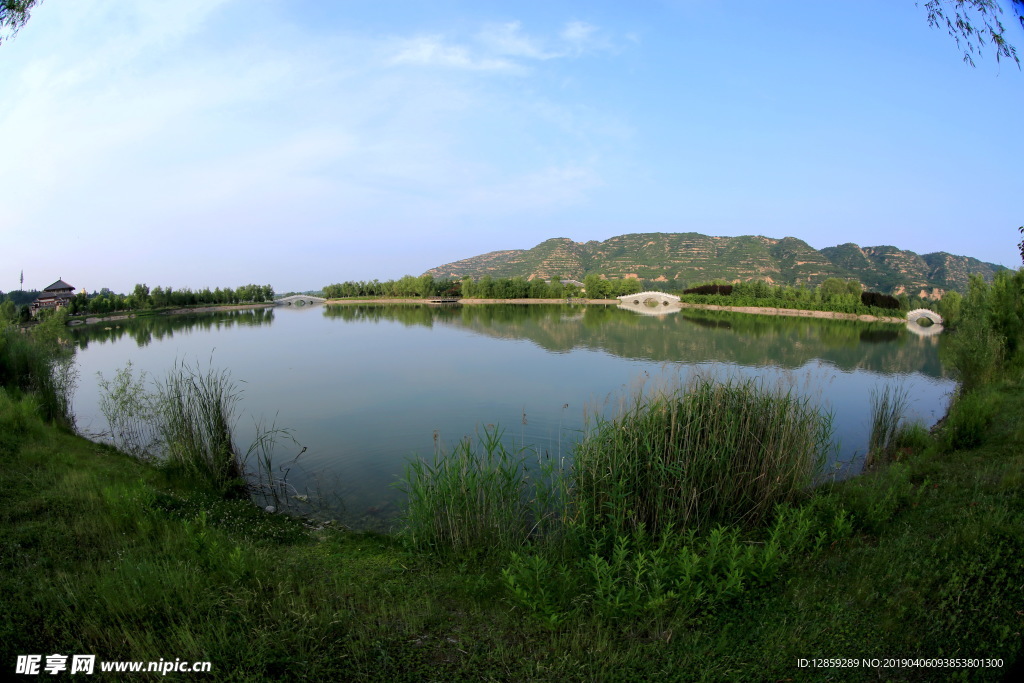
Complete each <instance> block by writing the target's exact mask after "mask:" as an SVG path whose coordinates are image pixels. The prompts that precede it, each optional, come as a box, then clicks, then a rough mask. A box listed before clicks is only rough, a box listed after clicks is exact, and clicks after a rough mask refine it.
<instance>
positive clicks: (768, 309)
mask: <svg viewBox="0 0 1024 683" xmlns="http://www.w3.org/2000/svg"><path fill="white" fill-rule="evenodd" d="M455 303H459V304H465V305H468V306H476V305H480V304H567V303H569V304H585V305H598V306H618V305H619V304H620V303H621V302H620V301H619V300H618V299H575V300H573V301H566V300H565V299H459V300H458V301H457V302H455ZM355 304H424V305H428V306H438V305H443V304H434V303H431V302H430V301H424V300H423V299H385V298H377V299H328V300H327V302H326V303H325V304H324V305H325V306H351V305H355ZM675 306H676V307H678V308H680V309H685V308H689V309H694V310H704V311H725V312H728V313H748V314H751V315H774V316H786V317H794V318H819V319H824V320H852V321H855V322H863V323H876V322H877V323H890V324H893V325H903V324H905V323H906V322H907V319H906V318H905V317H904V318H896V317H891V316H877V315H868V314H866V313H864V314H861V313H841V312H838V311H816V310H810V309H802V308H777V307H774V306H720V305H718V304H690V303H685V302H679V303H678V304H675Z"/></svg>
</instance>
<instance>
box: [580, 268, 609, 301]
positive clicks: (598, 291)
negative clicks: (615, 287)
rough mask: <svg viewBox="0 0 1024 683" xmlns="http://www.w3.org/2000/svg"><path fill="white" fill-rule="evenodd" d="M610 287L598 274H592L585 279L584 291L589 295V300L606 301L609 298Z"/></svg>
mask: <svg viewBox="0 0 1024 683" xmlns="http://www.w3.org/2000/svg"><path fill="white" fill-rule="evenodd" d="M608 290H609V285H608V283H607V282H606V281H605V280H602V279H601V276H600V275H598V274H597V273H591V274H590V275H588V276H586V277H585V278H583V291H585V292H586V293H587V298H588V299H604V298H605V297H607V296H608Z"/></svg>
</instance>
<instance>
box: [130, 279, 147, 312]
mask: <svg viewBox="0 0 1024 683" xmlns="http://www.w3.org/2000/svg"><path fill="white" fill-rule="evenodd" d="M132 296H133V297H135V306H134V307H133V308H149V307H150V304H152V299H150V297H149V287H148V286H146V285H145V284H137V285H135V290H134V291H132Z"/></svg>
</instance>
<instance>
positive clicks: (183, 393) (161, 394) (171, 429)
mask: <svg viewBox="0 0 1024 683" xmlns="http://www.w3.org/2000/svg"><path fill="white" fill-rule="evenodd" d="M239 398H240V394H239V391H238V389H237V386H236V385H235V383H234V382H233V381H232V379H231V375H230V373H228V371H227V370H215V369H214V368H212V367H210V368H208V369H207V370H205V371H203V370H202V369H201V368H200V367H199V365H198V364H197V365H196V367H194V368H193V367H190V366H189V365H187V364H185V363H178V362H176V363H175V366H174V369H173V370H171V371H170V372H169V373H168V374H167V377H166V378H165V379H164V380H163V381H158V382H156V401H155V404H154V405H155V410H156V414H157V420H156V424H157V433H158V435H159V440H160V444H161V446H162V447H163V453H164V456H165V458H166V463H167V465H168V466H169V467H171V468H174V469H179V470H181V471H183V472H185V473H186V474H187V475H190V476H194V477H196V478H198V479H200V480H202V481H205V482H209V483H210V484H212V485H213V487H214V488H216V489H217V490H219V491H221V492H222V493H229V492H231V491H232V490H238V491H239V492H244V491H245V488H246V486H245V479H244V472H245V468H244V464H243V462H242V458H241V456H240V454H239V452H238V449H237V448H236V447H235V444H234V440H233V439H232V435H231V431H232V426H233V425H234V422H235V409H236V407H237V403H238V400H239Z"/></svg>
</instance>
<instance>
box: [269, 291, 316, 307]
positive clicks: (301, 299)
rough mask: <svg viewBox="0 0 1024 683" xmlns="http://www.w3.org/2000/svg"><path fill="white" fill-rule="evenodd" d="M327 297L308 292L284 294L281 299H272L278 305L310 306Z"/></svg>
mask: <svg viewBox="0 0 1024 683" xmlns="http://www.w3.org/2000/svg"><path fill="white" fill-rule="evenodd" d="M325 301H327V299H324V298H323V297H319V296H310V295H308V294H293V295H291V296H286V297H283V298H281V299H274V303H275V304H276V305H278V306H312V305H313V304H322V303H324V302H325Z"/></svg>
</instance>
